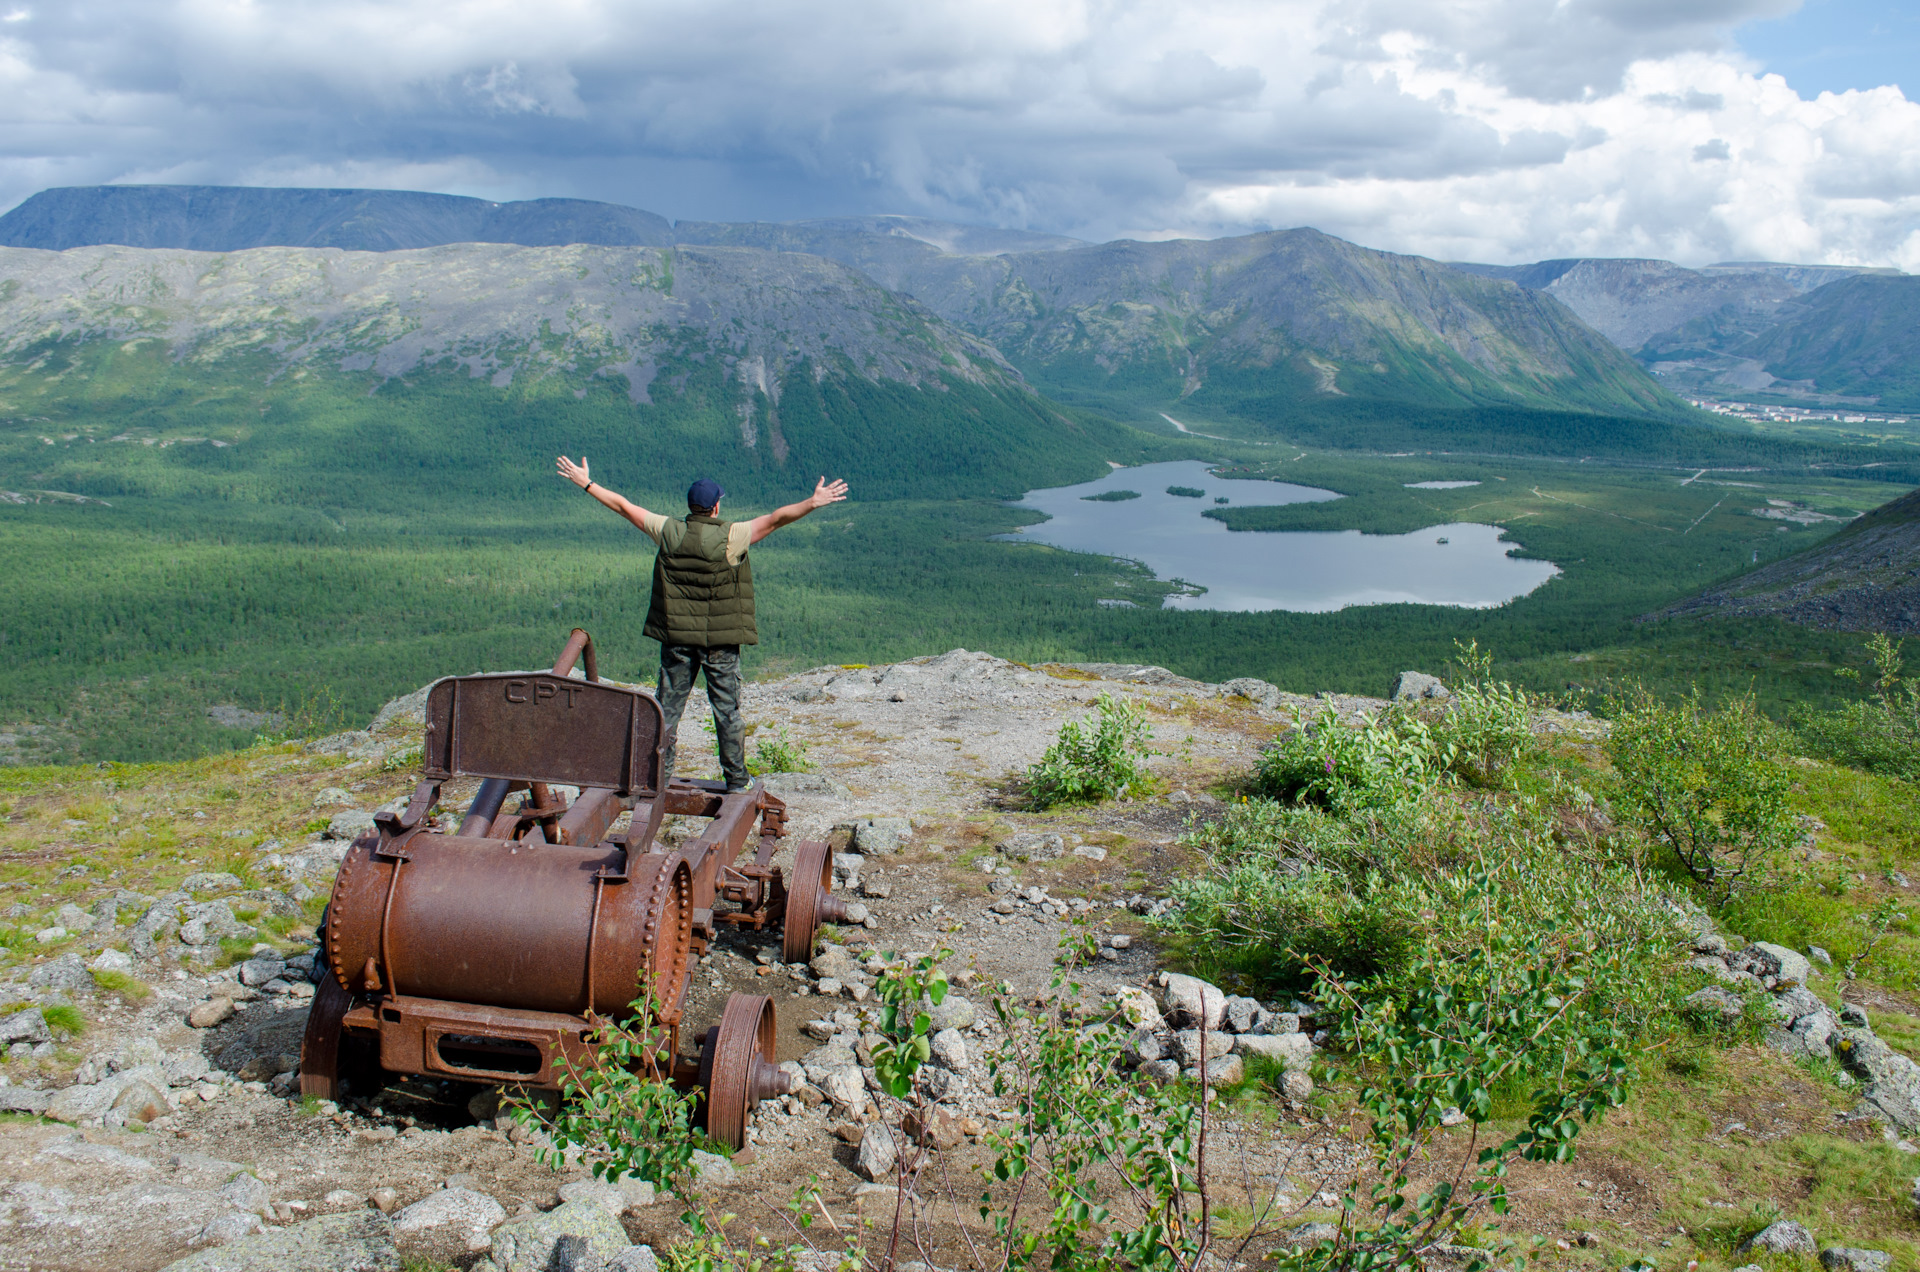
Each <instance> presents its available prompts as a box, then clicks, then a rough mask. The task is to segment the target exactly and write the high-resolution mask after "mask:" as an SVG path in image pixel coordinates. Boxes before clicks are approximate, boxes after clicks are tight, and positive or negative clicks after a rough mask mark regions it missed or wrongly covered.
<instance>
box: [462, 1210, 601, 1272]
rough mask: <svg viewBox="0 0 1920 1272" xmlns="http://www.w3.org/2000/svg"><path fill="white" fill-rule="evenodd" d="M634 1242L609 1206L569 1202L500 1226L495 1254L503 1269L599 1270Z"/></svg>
mask: <svg viewBox="0 0 1920 1272" xmlns="http://www.w3.org/2000/svg"><path fill="white" fill-rule="evenodd" d="M629 1244H630V1243H629V1242H628V1240H627V1230H626V1229H625V1228H622V1227H621V1226H620V1221H619V1220H617V1219H615V1218H614V1217H613V1216H612V1215H610V1214H608V1213H607V1208H606V1207H605V1206H602V1205H600V1204H599V1203H598V1202H593V1201H568V1202H562V1203H561V1204H560V1205H558V1206H556V1207H555V1208H554V1209H552V1210H549V1211H548V1212H547V1213H545V1214H543V1215H542V1214H535V1215H521V1216H520V1217H518V1218H515V1219H509V1220H507V1221H506V1222H505V1223H503V1224H501V1225H500V1226H499V1227H497V1228H495V1229H494V1230H493V1242H492V1245H493V1250H492V1254H491V1256H490V1257H491V1258H492V1259H493V1263H494V1266H495V1267H497V1268H499V1269H500V1272H599V1270H600V1269H602V1268H604V1267H605V1266H606V1265H607V1264H609V1263H611V1262H612V1261H613V1260H614V1259H615V1258H617V1257H619V1256H620V1255H621V1254H623V1253H625V1251H626V1249H627V1247H628V1245H629Z"/></svg>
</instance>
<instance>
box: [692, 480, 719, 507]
mask: <svg viewBox="0 0 1920 1272" xmlns="http://www.w3.org/2000/svg"><path fill="white" fill-rule="evenodd" d="M726 493H727V492H726V491H724V490H722V489H720V483H719V482H717V481H715V480H714V479H713V478H711V477H702V478H701V479H700V480H699V481H696V482H694V483H693V485H691V486H689V487H687V506H688V507H690V508H712V507H714V506H715V505H716V504H718V503H719V502H720V496H722V495H724V494H726Z"/></svg>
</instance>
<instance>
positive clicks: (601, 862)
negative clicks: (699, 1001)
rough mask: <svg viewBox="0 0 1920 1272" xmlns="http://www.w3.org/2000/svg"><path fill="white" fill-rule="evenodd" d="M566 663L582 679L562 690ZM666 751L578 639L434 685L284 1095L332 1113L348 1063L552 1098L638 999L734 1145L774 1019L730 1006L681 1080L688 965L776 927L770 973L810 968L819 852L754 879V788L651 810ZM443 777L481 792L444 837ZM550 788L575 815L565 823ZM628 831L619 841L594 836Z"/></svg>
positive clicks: (769, 1073) (763, 1077)
mask: <svg viewBox="0 0 1920 1272" xmlns="http://www.w3.org/2000/svg"><path fill="white" fill-rule="evenodd" d="M582 659H584V663H585V673H586V679H584V680H579V679H574V678H572V677H571V676H570V675H569V672H571V671H572V669H573V666H574V664H575V662H576V661H580V660H582ZM663 734H664V727H663V718H662V716H661V712H660V706H659V704H658V703H657V702H655V701H654V699H653V698H652V696H650V695H649V694H646V693H643V692H641V691H639V690H637V689H626V688H621V687H619V686H616V685H610V684H604V683H601V681H600V679H599V674H598V670H597V668H596V666H595V661H594V652H593V641H592V639H591V638H590V637H589V636H588V635H587V633H586V632H584V631H580V630H578V629H576V630H575V631H574V632H573V634H572V636H571V637H570V638H569V640H568V642H567V644H566V647H565V648H564V649H563V650H562V651H561V653H560V657H559V659H558V660H557V661H556V662H555V663H554V665H553V670H552V672H551V673H545V674H538V673H536V674H524V673H521V674H506V675H475V676H455V677H449V678H447V679H444V680H440V681H437V682H435V684H434V685H433V687H432V688H431V689H430V690H429V691H428V694H427V707H426V741H425V747H424V752H423V755H422V759H421V781H420V785H419V787H418V788H417V789H416V790H415V791H414V794H413V798H412V800H411V801H410V802H409V804H408V805H407V807H406V809H405V810H404V811H402V812H399V813H386V814H381V815H380V816H378V817H377V818H376V819H375V822H376V827H375V829H374V830H372V831H369V832H367V833H365V834H363V835H361V836H360V837H359V838H358V839H356V840H355V841H354V843H353V845H352V847H351V848H349V849H348V851H347V854H346V856H345V858H344V859H343V860H342V861H341V864H340V872H339V875H338V876H337V877H336V879H335V881H334V887H333V896H332V899H331V902H330V903H329V905H328V908H327V914H326V918H325V920H324V923H323V930H322V936H321V941H322V946H323V954H324V973H325V974H324V975H323V976H322V978H321V982H320V985H319V987H318V990H317V992H316V994H315V996H314V1002H313V1007H312V1012H311V1015H310V1016H309V1018H308V1022H307V1032H306V1039H305V1043H304V1046H303V1049H302V1053H301V1064H300V1072H301V1078H300V1083H301V1090H302V1092H303V1093H305V1094H310V1095H315V1096H319V1097H321V1098H324V1099H331V1098H335V1097H336V1094H337V1092H338V1090H339V1085H340V1080H341V1078H342V1077H343V1073H344V1070H345V1069H346V1068H347V1067H349V1065H350V1064H351V1063H352V1062H353V1058H354V1057H355V1056H358V1057H360V1058H361V1062H362V1063H366V1064H375V1063H377V1067H378V1069H382V1070H386V1071H388V1072H391V1073H397V1074H422V1075H427V1076H431V1077H439V1078H452V1079H461V1080H466V1081H476V1082H499V1083H510V1084H515V1085H520V1086H525V1087H531V1088H538V1089H546V1090H555V1089H557V1088H558V1087H559V1086H560V1082H561V1079H562V1078H563V1077H564V1076H565V1075H566V1073H567V1072H568V1071H569V1068H570V1067H571V1066H575V1065H578V1064H579V1063H581V1062H582V1061H583V1060H585V1059H586V1058H587V1056H588V1055H589V1053H590V1051H591V1048H592V1046H593V1035H594V1029H595V1025H596V1021H597V1020H599V1019H606V1018H618V1017H620V1016H623V1015H624V1014H625V1013H626V1011H627V1008H628V1004H629V1003H630V1002H632V1001H633V1000H635V999H637V998H641V997H646V998H648V999H649V1000H650V1001H651V1003H652V1004H653V1020H652V1021H651V1022H650V1023H651V1024H652V1026H653V1027H654V1028H656V1029H657V1030H659V1036H660V1038H661V1039H662V1047H661V1053H662V1054H661V1058H662V1060H663V1062H665V1063H667V1064H670V1065H671V1071H672V1073H673V1075H674V1078H675V1080H676V1081H677V1082H680V1083H681V1084H683V1085H686V1086H690V1087H697V1088H699V1089H700V1090H701V1091H702V1093H703V1096H704V1099H703V1101H702V1107H703V1110H704V1117H705V1123H706V1127H707V1132H708V1134H710V1135H712V1136H713V1137H714V1138H716V1139H719V1140H722V1141H724V1142H727V1143H730V1144H732V1145H734V1146H735V1147H738V1146H739V1145H740V1144H742V1143H743V1142H744V1138H745V1134H746V1119H747V1114H748V1111H749V1110H750V1109H751V1108H752V1107H753V1105H754V1104H756V1103H758V1102H759V1101H760V1100H761V1099H763V1098H765V1097H767V1096H769V1095H774V1094H779V1093H781V1092H783V1091H785V1090H786V1089H787V1082H786V1075H785V1074H784V1073H782V1072H781V1071H780V1070H779V1069H777V1068H775V1067H774V1065H773V1063H772V1061H773V1048H774V1011H773V1003H772V1000H771V999H768V998H764V997H760V996H758V995H750V994H734V995H732V996H731V997H730V998H729V999H728V1001H727V1004H726V1007H725V1009H724V1011H723V1012H722V1014H721V1017H720V1022H719V1023H718V1024H717V1025H715V1026H713V1027H712V1028H710V1029H708V1030H706V1032H705V1033H704V1034H703V1035H702V1036H701V1037H700V1040H699V1057H698V1060H697V1061H696V1060H694V1059H692V1058H691V1057H681V1056H680V1054H679V1048H680V1040H681V1025H682V1012H683V1007H684V1003H685V999H686V993H687V986H688V982H689V979H690V975H691V970H690V969H691V965H692V962H693V960H694V959H696V958H698V957H699V956H700V955H701V954H702V953H704V952H705V950H706V948H707V945H708V943H709V942H710V941H711V940H712V938H713V935H714V933H715V931H716V929H717V927H718V925H721V924H726V925H731V926H736V927H745V928H753V929H764V928H768V927H772V926H775V925H778V926H779V927H780V928H781V931H782V951H783V956H784V958H785V961H787V962H789V963H792V962H800V961H804V960H805V959H807V958H809V957H810V956H811V954H812V950H813V943H814V937H815V934H816V933H817V931H818V929H819V927H820V925H821V924H822V923H826V922H831V921H834V920H836V919H840V918H843V917H844V915H845V910H844V907H843V905H842V903H841V902H840V900H839V899H838V898H837V897H834V896H833V895H832V892H831V889H832V882H833V875H832V857H831V854H830V852H829V850H828V848H827V845H826V844H824V843H819V842H814V841H806V842H802V843H801V844H800V845H799V847H798V851H797V853H796V860H795V869H794V876H793V878H792V880H791V881H789V880H787V879H786V878H785V877H784V875H783V873H782V871H781V870H780V868H779V867H777V866H775V865H773V864H772V858H773V854H774V852H775V850H776V849H777V848H778V847H779V842H780V839H781V838H782V836H783V835H784V834H785V830H786V805H785V804H783V803H782V802H781V801H780V800H779V799H777V798H775V797H774V796H772V795H770V794H768V793H767V792H766V791H765V789H763V788H762V786H761V785H760V783H758V782H756V783H754V785H753V786H752V787H751V788H750V789H749V790H746V791H743V792H736V793H733V794H728V793H726V791H725V790H724V789H723V788H722V787H721V786H720V785H719V784H718V783H712V782H686V781H674V782H671V783H669V784H668V785H667V787H666V789H665V791H664V792H663V791H661V790H660V774H661V773H662V772H663V771H664V764H663V758H662V745H663V742H664V738H663ZM455 777H478V778H481V779H482V780H481V783H480V788H479V790H478V792H477V793H476V794H475V796H474V798H473V802H472V803H471V804H470V805H469V806H468V808H467V811H466V815H465V817H464V818H463V819H462V821H461V822H460V825H459V828H458V829H457V830H456V831H455V832H454V833H452V834H446V833H442V832H441V831H440V830H438V829H437V828H436V827H435V824H434V822H433V820H432V819H431V817H430V814H431V813H432V811H433V809H434V808H435V806H436V805H437V803H438V801H439V798H440V792H441V787H442V784H443V783H446V782H448V781H450V780H452V779H453V778H455ZM559 786H573V787H576V788H578V791H579V793H578V795H577V796H576V797H575V798H573V799H572V800H571V801H569V800H567V799H565V798H563V797H562V793H561V792H560V791H557V790H556V789H555V788H556V787H559ZM516 793H523V794H522V799H521V800H520V803H519V805H518V806H517V807H515V808H513V809H511V810H509V809H507V808H506V803H507V797H508V796H510V795H513V794H516ZM627 812H631V814H632V817H631V819H630V823H631V824H630V829H628V830H627V831H626V833H625V834H610V833H609V831H610V830H611V828H612V827H613V825H614V823H615V822H616V821H617V819H618V818H619V817H620V816H621V815H622V814H623V813H627ZM669 813H674V814H682V815H690V816H696V817H706V818H710V819H711V820H710V822H709V824H708V825H707V826H706V828H705V829H704V830H703V831H702V832H701V833H699V834H697V835H695V836H694V837H693V838H690V839H688V840H686V841H685V842H684V843H682V844H681V845H680V846H679V847H678V848H677V849H674V850H667V849H665V848H663V847H661V846H660V845H658V844H656V843H655V836H656V835H657V833H658V832H659V829H660V825H661V821H662V819H663V818H664V817H665V816H666V815H667V814H669ZM756 831H757V833H756ZM749 840H753V841H755V850H754V853H753V855H752V856H751V858H749V859H748V860H746V861H742V860H740V854H741V852H742V851H743V850H744V849H745V847H746V846H747V843H748V841H749Z"/></svg>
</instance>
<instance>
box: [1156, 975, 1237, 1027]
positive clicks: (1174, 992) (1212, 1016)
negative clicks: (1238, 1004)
mask: <svg viewBox="0 0 1920 1272" xmlns="http://www.w3.org/2000/svg"><path fill="white" fill-rule="evenodd" d="M1159 989H1160V993H1159V995H1158V998H1159V1001H1160V1008H1161V1010H1162V1011H1163V1012H1164V1013H1165V1014H1166V1018H1167V1020H1168V1021H1169V1022H1171V1023H1173V1024H1176V1025H1191V1026H1194V1027H1196V1028H1205V1029H1218V1028H1220V1026H1221V1025H1222V1024H1224V1023H1225V1022H1226V1018H1227V996H1226V995H1225V994H1223V993H1221V992H1220V990H1219V989H1217V988H1216V987H1214V986H1212V985H1209V984H1207V982H1205V981H1203V980H1201V979H1199V978H1198V977H1194V976H1182V975H1181V974H1180V973H1178V972H1162V973H1160V978H1159Z"/></svg>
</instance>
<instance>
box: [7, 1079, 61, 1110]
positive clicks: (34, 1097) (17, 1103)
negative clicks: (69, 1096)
mask: <svg viewBox="0 0 1920 1272" xmlns="http://www.w3.org/2000/svg"><path fill="white" fill-rule="evenodd" d="M51 1103H53V1093H52V1092H51V1091H34V1090H29V1089H28V1088H26V1087H18V1086H11V1085H9V1086H0V1113H31V1114H33V1115H34V1116H36V1117H38V1116H39V1115H40V1114H42V1113H45V1112H46V1111H47V1105H49V1104H51Z"/></svg>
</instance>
